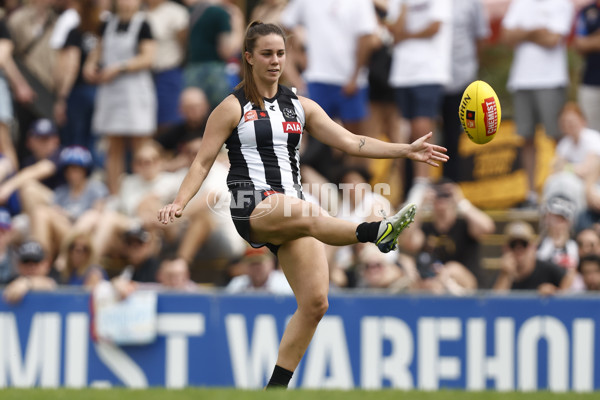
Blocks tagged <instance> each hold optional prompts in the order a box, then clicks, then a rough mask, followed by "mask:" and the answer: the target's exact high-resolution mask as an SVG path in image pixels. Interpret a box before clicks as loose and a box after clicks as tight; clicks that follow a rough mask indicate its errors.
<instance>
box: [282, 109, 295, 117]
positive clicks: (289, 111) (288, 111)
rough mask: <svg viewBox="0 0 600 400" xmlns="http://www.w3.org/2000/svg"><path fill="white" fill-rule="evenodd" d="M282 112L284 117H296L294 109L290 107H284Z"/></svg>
mask: <svg viewBox="0 0 600 400" xmlns="http://www.w3.org/2000/svg"><path fill="white" fill-rule="evenodd" d="M282 112H283V116H284V117H286V118H290V119H291V118H296V111H294V110H293V109H291V108H287V107H286V108H284V109H283V110H282Z"/></svg>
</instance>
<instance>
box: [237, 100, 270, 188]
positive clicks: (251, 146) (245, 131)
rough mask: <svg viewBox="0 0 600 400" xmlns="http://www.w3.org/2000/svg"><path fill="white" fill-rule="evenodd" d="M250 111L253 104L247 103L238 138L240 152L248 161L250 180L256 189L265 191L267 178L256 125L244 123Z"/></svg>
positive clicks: (239, 126)
mask: <svg viewBox="0 0 600 400" xmlns="http://www.w3.org/2000/svg"><path fill="white" fill-rule="evenodd" d="M250 110H252V103H247V104H246V105H245V106H244V113H243V115H242V120H241V122H240V124H239V125H238V136H239V140H240V143H241V147H240V150H241V152H242V157H244V160H246V165H247V166H248V174H249V176H250V180H251V181H252V183H253V184H254V188H255V189H256V190H265V189H268V186H267V184H266V182H267V178H266V176H265V166H264V164H263V162H262V160H261V158H260V154H259V153H258V149H257V148H256V133H255V131H254V124H253V123H245V122H244V116H245V114H246V112H247V111H250Z"/></svg>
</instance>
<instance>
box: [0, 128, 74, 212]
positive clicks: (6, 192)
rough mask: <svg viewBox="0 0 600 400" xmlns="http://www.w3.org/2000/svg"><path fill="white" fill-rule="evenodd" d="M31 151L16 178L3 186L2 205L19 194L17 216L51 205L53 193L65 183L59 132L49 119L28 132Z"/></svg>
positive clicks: (1, 187) (1, 185) (12, 178)
mask: <svg viewBox="0 0 600 400" xmlns="http://www.w3.org/2000/svg"><path fill="white" fill-rule="evenodd" d="M27 147H28V148H29V150H30V151H31V156H29V157H27V158H26V159H25V160H24V161H23V167H22V169H21V170H19V171H18V172H17V173H16V174H14V175H13V176H11V177H10V178H8V179H6V180H5V181H4V182H2V184H0V205H5V204H7V203H8V202H9V201H10V198H11V196H14V195H15V194H18V196H19V205H18V207H16V206H14V207H13V206H11V207H13V210H12V212H13V213H14V214H16V213H19V212H20V211H21V210H19V209H18V208H19V207H20V208H22V211H23V212H25V213H27V214H30V212H31V211H32V210H34V209H35V208H36V207H37V206H38V205H39V204H49V203H50V202H51V200H52V190H54V189H55V188H56V187H58V186H59V185H60V184H62V183H64V178H63V177H62V174H60V173H59V170H58V157H59V154H60V139H59V138H58V130H57V129H56V126H55V125H54V123H52V121H50V120H49V119H44V118H43V119H38V120H36V121H35V122H34V123H33V124H32V125H31V127H30V128H29V130H28V132H27Z"/></svg>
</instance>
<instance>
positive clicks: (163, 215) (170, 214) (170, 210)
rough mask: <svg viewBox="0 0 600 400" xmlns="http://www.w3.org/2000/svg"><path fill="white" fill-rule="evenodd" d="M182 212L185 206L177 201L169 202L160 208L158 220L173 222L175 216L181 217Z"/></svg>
mask: <svg viewBox="0 0 600 400" xmlns="http://www.w3.org/2000/svg"><path fill="white" fill-rule="evenodd" d="M182 213H183V207H181V206H180V205H178V204H175V203H171V204H167V205H166V206H164V207H163V208H161V209H160V210H158V221H159V222H161V223H163V224H165V225H166V224H168V223H169V222H173V221H174V220H175V218H179V217H181V214H182Z"/></svg>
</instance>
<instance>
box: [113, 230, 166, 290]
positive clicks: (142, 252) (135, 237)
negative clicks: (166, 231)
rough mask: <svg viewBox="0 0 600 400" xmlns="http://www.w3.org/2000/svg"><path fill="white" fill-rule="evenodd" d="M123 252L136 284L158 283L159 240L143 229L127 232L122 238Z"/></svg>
mask: <svg viewBox="0 0 600 400" xmlns="http://www.w3.org/2000/svg"><path fill="white" fill-rule="evenodd" d="M122 239H123V240H122V252H123V255H124V257H125V261H126V262H127V265H128V269H129V270H130V271H131V280H132V281H135V282H156V278H157V272H158V269H159V267H160V259H159V258H158V253H159V250H160V246H159V241H158V238H157V237H156V236H155V235H153V234H152V233H151V232H149V231H147V230H146V229H144V228H142V227H135V228H132V229H129V230H127V231H126V232H125V233H124V234H123V236H122Z"/></svg>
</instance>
